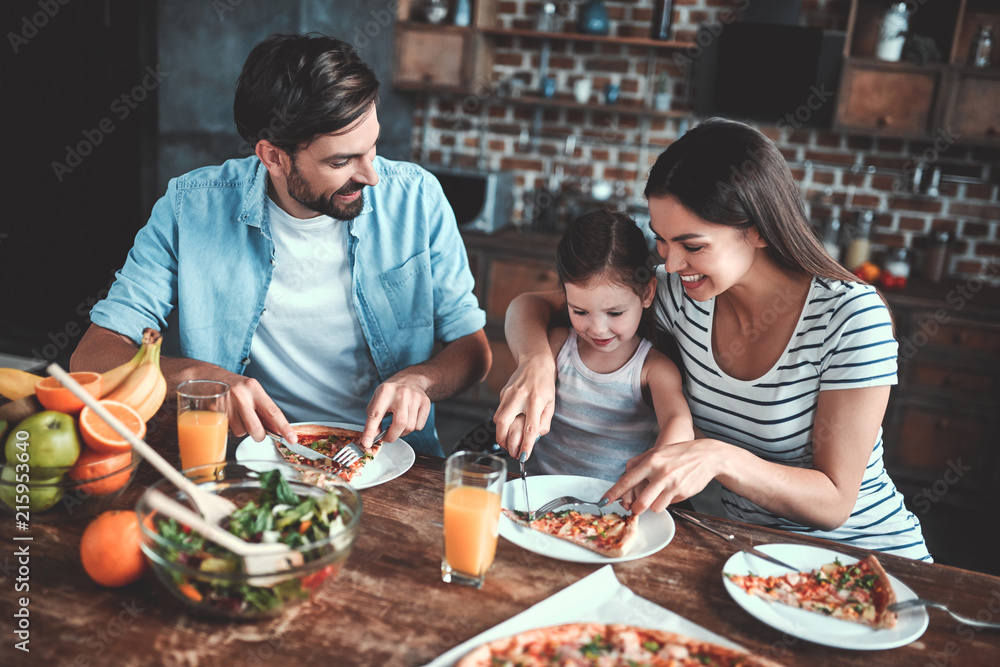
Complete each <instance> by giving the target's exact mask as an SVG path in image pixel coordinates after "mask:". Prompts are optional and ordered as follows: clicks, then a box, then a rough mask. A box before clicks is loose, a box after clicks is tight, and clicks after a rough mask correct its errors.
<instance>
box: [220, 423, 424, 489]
mask: <svg viewBox="0 0 1000 667" xmlns="http://www.w3.org/2000/svg"><path fill="white" fill-rule="evenodd" d="M304 424H318V425H320V426H332V427H334V428H346V429H350V430H352V431H362V430H364V424H345V423H343V422H294V423H293V424H292V426H300V425H304ZM236 460H237V461H238V462H240V463H243V462H244V461H268V462H270V461H273V462H274V463H283V462H284V459H283V458H281V454H279V453H278V450H277V449H276V448H275V447H274V443H273V442H272V441H271V439H270V438H264V440H263V442H256V441H254V439H253V438H251V437H250V436H247V437H246V438H244V439H243V440H241V441H240V444H239V445H237V446H236ZM415 460H416V453H415V452H414V451H413V447H411V446H410V445H409V443H407V442H406V441H405V440H403V439H399V440H396V441H395V442H383V443H382V447H381V448H380V449H379V450H378V454H376V455H375V458H374V459H372V460H371V461H370V462H369V463H367V464H365V467H364V468H362V469H361V474H360V475H358V476H357V477H355V478H354V480H353V481H352V482H351V486H353V487H354V488H355V489H367V488H368V487H371V486H378V485H379V484H385V483H386V482H388V481H389V480H393V479H396V478H397V477H399V476H400V475H402V474H403V473H404V472H406V471H407V470H409V469H410V467H411V466H413V462H414V461H415ZM258 472H263V471H258Z"/></svg>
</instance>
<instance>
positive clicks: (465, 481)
mask: <svg viewBox="0 0 1000 667" xmlns="http://www.w3.org/2000/svg"><path fill="white" fill-rule="evenodd" d="M506 479H507V464H506V463H505V462H504V460H503V459H502V458H501V457H499V456H496V455H494V454H484V453H482V452H465V451H459V452H455V453H454V454H452V455H451V456H449V457H448V460H447V461H445V466H444V559H443V560H442V561H441V578H442V579H443V580H444V581H446V582H449V583H456V584H465V585H468V586H475V587H476V588H480V587H482V585H483V581H484V580H485V579H486V571H487V570H489V569H490V565H492V564H493V557H494V555H496V550H497V535H499V532H500V495H501V493H502V491H503V483H504V481H505V480H506Z"/></svg>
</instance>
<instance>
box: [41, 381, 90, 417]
mask: <svg viewBox="0 0 1000 667" xmlns="http://www.w3.org/2000/svg"><path fill="white" fill-rule="evenodd" d="M69 376H70V377H71V378H73V379H74V380H76V381H77V382H79V383H80V385H81V386H83V388H84V389H85V390H86V391H87V393H88V394H90V395H91V396H93V397H94V398H100V397H101V388H102V386H103V384H104V378H103V377H101V374H100V373H91V372H90V371H77V372H76V373H70V374H69ZM35 396H36V397H37V398H38V402H39V403H41V404H42V407H43V408H45V409H46V410H55V411H56V412H65V413H66V414H68V415H75V414H76V413H78V412H79V411H80V410H81V409H82V408H83V401H81V400H80V399H79V398H77V397H76V396H75V395H74V394H73V392H71V391H70V390H69V389H67V388H66V387H64V386H63V385H62V382H60V381H59V380H57V379H55V378H54V377H47V378H42V379H41V380H39V381H38V382H36V383H35Z"/></svg>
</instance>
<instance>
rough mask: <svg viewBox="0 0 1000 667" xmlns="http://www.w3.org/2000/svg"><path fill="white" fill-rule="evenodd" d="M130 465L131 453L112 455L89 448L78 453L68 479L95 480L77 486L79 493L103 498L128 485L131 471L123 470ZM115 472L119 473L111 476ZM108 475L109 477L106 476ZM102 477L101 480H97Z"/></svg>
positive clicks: (126, 451) (124, 452) (127, 451)
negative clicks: (84, 492)
mask: <svg viewBox="0 0 1000 667" xmlns="http://www.w3.org/2000/svg"><path fill="white" fill-rule="evenodd" d="M130 463H132V452H131V451H129V450H125V451H123V452H117V453H114V454H107V453H104V452H97V451H94V450H93V449H90V448H89V447H87V448H84V450H83V451H82V452H80V457H79V458H78V459H77V460H76V463H74V464H73V467H72V468H70V469H69V473H68V474H69V477H70V479H75V480H83V481H85V480H88V479H95V480H97V481H95V482H87V483H86V484H81V485H80V486H79V488H80V490H81V491H86V492H87V493H91V494H93V495H95V496H103V495H107V494H109V493H114V492H115V491H117V490H118V489H120V488H122V487H123V486H125V485H126V484H128V480H129V475H130V473H131V471H129V470H125V468H128V466H129V464H130ZM116 470H121V472H120V473H118V474H115V475H112V474H111V473H113V472H115V471H116ZM108 475H110V476H108ZM98 477H102V478H103V479H97V478H98Z"/></svg>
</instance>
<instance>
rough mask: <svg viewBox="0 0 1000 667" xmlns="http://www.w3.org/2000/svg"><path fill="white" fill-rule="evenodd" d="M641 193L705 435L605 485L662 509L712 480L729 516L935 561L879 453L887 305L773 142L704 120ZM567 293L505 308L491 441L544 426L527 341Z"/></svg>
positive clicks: (538, 364)
mask: <svg viewBox="0 0 1000 667" xmlns="http://www.w3.org/2000/svg"><path fill="white" fill-rule="evenodd" d="M645 195H646V199H647V200H648V202H649V214H650V228H651V229H652V231H653V233H654V234H655V238H656V248H657V253H658V254H659V255H660V257H662V258H663V260H664V265H663V268H662V269H661V271H662V273H660V274H659V277H660V280H659V284H658V288H657V298H656V314H657V324H658V325H659V327H660V328H662V329H663V330H665V331H667V332H669V333H671V334H672V335H673V337H674V339H675V340H676V341H677V344H678V346H679V347H680V350H681V354H682V356H683V359H684V365H685V369H686V374H685V385H686V386H685V388H686V397H687V399H688V402H689V405H690V406H691V412H692V413H693V416H694V423H695V426H696V427H697V428H698V429H699V431H700V433H699V434H698V436H699V437H698V438H697V439H694V440H691V441H689V442H682V443H677V444H673V445H670V446H663V445H662V444H661V443H659V442H658V443H657V444H656V446H654V447H653V448H652V449H650V450H649V451H647V452H644V453H642V454H640V455H638V456H636V457H635V458H634V459H632V460H631V461H629V465H628V471H627V472H626V473H625V474H624V475H623V476H622V477H621V479H620V480H618V482H617V483H616V484H615V485H614V486H613V487H612V488H611V489H609V490H608V491H607V492H606V493H605V497H606V498H608V499H610V500H614V499H617V498H621V499H622V502H623V504H625V505H626V506H631V509H632V511H633V512H642V511H644V510H646V509H653V510H654V511H658V512H662V511H663V510H664V509H665V508H666V507H667V506H669V505H670V504H672V503H675V502H678V501H681V500H684V499H686V498H689V497H691V496H692V495H694V494H696V493H698V492H699V491H701V490H702V489H704V488H705V486H706V485H707V484H708V483H709V482H710V481H711V480H713V479H715V480H718V481H719V482H720V483H721V484H722V487H723V495H722V502H723V506H724V507H725V510H726V513H727V514H728V516H730V517H731V518H734V519H737V520H740V521H746V522H751V523H756V524H759V525H765V526H769V527H773V528H778V529H781V530H788V531H794V532H802V533H808V534H810V535H812V536H814V537H820V538H825V539H828V540H834V541H842V542H844V543H845V544H850V545H852V546H855V547H861V548H864V549H874V550H878V551H883V552H886V553H890V554H895V555H899V556H907V557H909V558H916V559H922V560H930V555H929V554H928V552H927V547H926V545H925V544H924V539H923V535H922V532H921V529H920V522H919V521H918V520H917V518H916V517H915V516H914V515H913V514H912V513H911V512H910V511H909V510H907V508H906V506H905V504H904V502H903V497H902V495H901V494H900V493H899V492H898V491H897V490H896V488H895V486H894V485H893V483H892V480H891V479H890V478H889V476H888V475H887V474H886V471H885V467H884V465H883V461H882V453H883V447H882V428H881V423H882V418H883V416H884V415H885V409H886V404H887V402H888V399H889V388H890V385H893V384H895V383H896V351H897V344H896V340H895V338H894V337H893V327H892V319H891V316H890V313H889V310H888V308H887V307H886V305H885V303H884V302H883V300H882V299H881V296H880V295H879V293H878V292H877V291H876V290H875V288H874V287H872V286H870V285H867V284H865V283H862V282H860V281H858V279H857V278H856V277H855V276H853V275H852V274H851V273H849V272H848V271H847V270H846V269H844V268H843V267H842V266H840V265H839V264H837V262H836V261H834V260H833V259H832V258H831V257H830V256H829V255H828V254H827V253H826V252H825V251H824V250H823V247H822V245H821V244H820V243H819V241H818V240H817V239H816V237H815V235H814V233H813V232H812V229H811V228H810V227H809V224H808V222H807V221H806V218H805V213H804V211H803V207H802V202H801V200H800V199H799V196H798V191H797V189H796V186H795V182H794V180H793V179H792V176H791V172H790V171H789V169H788V165H787V163H786V162H785V160H784V158H783V157H782V155H781V153H780V152H779V151H778V149H777V147H775V146H774V144H772V143H771V142H770V140H768V139H767V137H765V136H764V135H763V134H761V133H760V132H758V131H757V130H755V129H753V128H751V127H749V126H747V125H744V124H742V123H737V122H733V121H727V120H721V119H711V120H708V121H705V122H704V123H702V124H701V125H699V126H698V127H696V128H694V129H692V130H691V131H689V132H688V133H687V134H685V135H684V136H682V137H681V138H680V139H678V140H677V141H675V142H674V143H672V144H671V145H670V146H669V147H668V148H667V149H666V150H665V151H664V152H663V153H662V154H661V155H660V157H659V158H658V159H657V160H656V164H654V165H653V168H652V169H651V170H650V172H649V179H648V181H647V183H646V191H645ZM562 298H563V297H562V295H560V294H558V293H557V292H552V293H547V294H533V295H522V296H521V297H518V299H515V301H514V302H513V303H512V304H511V307H510V309H509V310H508V314H507V319H508V323H507V327H506V332H507V343H508V345H510V348H511V352H512V353H513V354H514V358H515V359H516V360H517V362H518V368H517V370H516V371H515V373H514V374H513V375H512V376H511V379H510V381H509V382H508V384H507V386H506V387H505V388H504V390H503V392H502V393H501V405H500V408H499V409H498V410H497V414H496V417H495V421H496V424H497V442H498V443H500V444H501V445H503V444H504V443H507V442H508V440H511V439H513V441H515V442H521V441H522V440H524V441H526V442H530V441H531V440H532V439H533V438H534V434H535V433H536V432H540V431H543V430H544V428H545V424H546V420H545V416H546V406H547V405H548V404H550V403H551V396H552V386H553V384H554V380H553V376H554V373H553V371H552V368H551V365H550V363H547V362H546V360H545V357H544V355H543V354H542V353H541V350H540V348H539V346H538V345H537V343H536V342H535V337H536V336H537V332H538V331H540V330H544V328H545V323H546V322H547V320H548V318H549V317H550V315H551V313H552V312H553V310H554V309H557V308H559V307H561V303H562ZM518 415H521V417H520V418H519V419H520V421H519V422H518V423H514V419H513V418H514V417H517V416H518ZM512 426H514V428H513V429H512V428H511V427H512ZM514 431H519V432H517V433H515V432H514ZM508 451H511V449H510V448H508ZM513 451H517V450H516V448H515V449H514V450H513ZM513 451H512V453H513Z"/></svg>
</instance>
